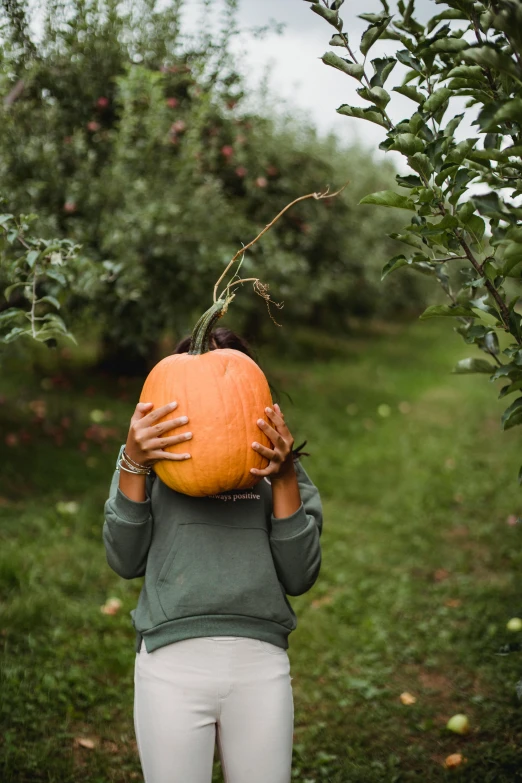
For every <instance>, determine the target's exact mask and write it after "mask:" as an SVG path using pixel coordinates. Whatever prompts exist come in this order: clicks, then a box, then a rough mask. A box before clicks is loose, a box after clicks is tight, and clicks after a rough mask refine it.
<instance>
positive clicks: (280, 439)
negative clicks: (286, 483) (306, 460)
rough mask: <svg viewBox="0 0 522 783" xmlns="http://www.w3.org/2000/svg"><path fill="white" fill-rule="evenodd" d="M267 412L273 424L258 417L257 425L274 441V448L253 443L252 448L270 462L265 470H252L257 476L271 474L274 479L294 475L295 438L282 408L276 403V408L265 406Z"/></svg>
mask: <svg viewBox="0 0 522 783" xmlns="http://www.w3.org/2000/svg"><path fill="white" fill-rule="evenodd" d="M265 413H266V414H267V417H268V418H269V419H270V421H271V423H272V424H271V425H270V424H268V423H267V422H266V421H265V420H264V419H258V420H257V425H258V427H259V429H260V430H261V431H262V432H264V434H265V435H266V436H267V438H268V439H269V440H270V441H271V443H272V448H271V449H268V448H267V447H266V446H262V445H261V444H260V443H255V442H254V443H253V444H252V448H253V449H254V451H257V453H258V454H261V455H262V456H263V457H265V458H266V459H267V460H268V461H269V464H268V466H267V467H266V468H264V469H263V470H258V469H257V468H251V470H250V472H251V473H253V474H254V475H255V476H271V477H272V480H274V479H275V480H277V479H280V478H285V477H286V476H288V475H292V472H293V471H294V461H293V457H292V448H293V446H294V439H293V437H292V435H291V433H290V430H289V429H288V427H287V426H286V424H285V419H284V416H283V414H282V413H281V408H280V407H279V405H278V404H277V403H276V404H275V405H274V408H273V409H272V408H265Z"/></svg>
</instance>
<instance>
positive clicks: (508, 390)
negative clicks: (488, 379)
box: [498, 381, 522, 400]
mask: <svg viewBox="0 0 522 783" xmlns="http://www.w3.org/2000/svg"><path fill="white" fill-rule="evenodd" d="M519 389H522V381H515V382H514V383H509V384H508V385H507V386H503V387H502V388H501V390H500V393H499V395H498V398H499V400H501V399H502V398H503V397H507V395H508V394H513V392H516V391H519Z"/></svg>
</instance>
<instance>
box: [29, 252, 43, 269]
mask: <svg viewBox="0 0 522 783" xmlns="http://www.w3.org/2000/svg"><path fill="white" fill-rule="evenodd" d="M39 255H40V252H39V251H38V250H30V251H29V253H28V254H27V258H26V261H27V264H28V266H29V268H30V269H32V268H33V266H34V265H35V262H36V259H37V258H38V256H39Z"/></svg>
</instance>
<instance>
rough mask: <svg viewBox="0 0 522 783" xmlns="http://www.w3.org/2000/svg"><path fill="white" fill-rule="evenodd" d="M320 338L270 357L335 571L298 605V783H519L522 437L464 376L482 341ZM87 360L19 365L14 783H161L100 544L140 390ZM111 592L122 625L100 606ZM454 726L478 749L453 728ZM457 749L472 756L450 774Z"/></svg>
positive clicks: (11, 388) (4, 565) (6, 734)
mask: <svg viewBox="0 0 522 783" xmlns="http://www.w3.org/2000/svg"><path fill="white" fill-rule="evenodd" d="M307 339H308V350H309V351H310V356H311V357H314V358H311V359H310V360H308V361H307V360H305V359H304V358H300V359H294V360H289V359H284V360H282V359H280V358H277V357H274V356H270V355H268V354H267V353H262V354H261V359H262V361H263V364H264V367H265V369H266V370H267V372H268V374H269V376H270V378H271V380H272V381H273V382H274V385H275V386H276V387H277V388H278V389H279V390H280V394H279V399H278V400H277V401H279V402H280V404H281V406H282V408H283V410H284V411H285V413H286V417H287V420H288V421H289V423H290V426H291V428H292V430H293V432H294V434H295V437H296V441H297V442H298V443H299V442H301V440H303V439H304V438H307V440H308V444H307V448H308V449H309V451H310V452H311V455H312V456H310V457H308V458H304V459H303V464H304V465H305V467H306V468H307V470H308V472H309V473H310V475H311V476H312V478H313V479H314V481H315V482H316V484H317V485H318V486H319V488H320V490H321V494H322V497H323V502H324V511H325V516H324V532H323V537H322V548H323V561H322V568H321V574H320V577H319V579H318V581H317V583H316V585H315V586H314V587H313V588H312V590H311V591H310V592H309V593H307V594H306V595H304V596H299V597H298V598H292V599H291V601H292V604H293V606H294V608H295V611H296V613H297V617H298V627H297V629H296V631H295V632H294V633H293V634H292V635H291V636H290V649H289V655H290V660H291V665H292V675H293V678H294V679H293V681H292V685H293V690H294V702H295V741H294V760H293V776H294V779H295V780H297V781H300V783H321V782H322V781H329V782H330V783H374V782H375V783H376V782H377V781H386V783H390V782H392V781H410V780H429V781H430V782H431V781H434V782H436V781H444V780H449V779H452V778H457V779H459V780H462V781H472V782H473V783H480V782H482V781H484V782H486V781H492V782H493V781H494V783H512V782H513V781H518V780H522V750H521V747H522V745H521V743H522V711H521V706H520V705H519V702H518V699H517V696H516V691H515V686H516V683H517V681H518V680H519V678H520V676H521V669H522V657H521V655H520V653H517V652H516V651H515V648H516V647H517V644H518V641H519V638H521V636H522V635H521V634H516V633H513V632H509V631H508V630H507V629H506V623H507V621H508V620H509V618H511V617H515V616H519V617H520V616H522V590H521V588H522V580H521V576H520V571H521V569H520V566H521V565H522V547H521V543H522V541H521V539H522V525H519V524H518V523H517V524H514V522H515V519H516V518H517V517H518V514H519V513H520V511H521V498H520V489H519V487H518V485H517V482H516V474H517V471H518V465H519V462H521V461H522V460H521V458H520V450H519V447H518V444H519V433H518V431H517V430H516V429H515V430H511V431H508V432H506V433H502V432H501V431H500V424H499V419H500V414H501V412H502V410H503V408H504V407H505V405H504V404H503V403H502V402H498V401H496V394H495V392H494V389H493V388H492V386H491V384H489V382H488V380H487V377H482V376H456V375H451V374H450V372H449V370H450V368H451V366H452V365H453V363H454V362H455V361H456V360H457V359H459V358H463V357H464V356H466V355H467V353H466V352H467V349H466V346H464V344H463V343H462V342H461V341H460V338H458V337H457V336H456V335H455V334H454V333H453V332H452V330H451V327H450V326H449V325H448V324H446V323H440V322H435V323H433V322H432V323H429V322H426V323H421V324H419V323H415V324H412V325H410V326H404V327H400V328H397V329H395V330H393V331H390V332H389V333H384V334H382V335H381V336H379V337H376V336H374V337H372V338H366V339H364V338H361V337H357V338H353V339H351V340H331V339H330V340H329V339H327V337H325V336H319V337H318V338H315V339H314V338H313V335H308V338H307ZM318 353H320V355H321V356H322V357H323V358H320V357H318V356H317V354H318ZM49 354H50V352H49ZM85 360H86V357H85V356H82V354H81V353H78V354H75V355H73V356H72V357H71V358H66V359H64V358H61V359H59V360H56V359H52V357H51V355H49V356H47V355H46V354H45V352H43V353H40V354H38V356H37V360H36V364H35V366H34V368H33V370H34V371H33V372H32V373H31V374H28V373H27V367H26V366H25V365H24V364H23V363H22V362H21V361H20V358H17V352H16V350H15V349H11V350H10V353H8V354H7V355H6V356H5V358H4V362H3V365H4V371H3V372H2V376H1V378H0V395H2V396H1V397H0V402H1V404H0V431H2V432H3V433H5V435H4V437H2V439H1V442H0V460H1V465H2V471H1V477H0V601H1V603H0V611H1V617H0V621H1V622H0V626H1V630H0V639H1V641H2V648H3V655H2V668H1V682H0V690H1V694H2V699H1V704H0V714H1V716H2V723H3V730H2V738H1V744H0V748H1V750H0V780H2V781H3V783H15V782H16V783H33V782H35V783H36V782H38V783H39V782H40V781H46V783H73V781H74V783H79V781H89V783H106V782H109V781H110V782H111V783H113V782H114V783H120V782H121V783H127V781H131V780H136V781H138V782H139V781H142V779H143V778H142V774H141V769H140V765H139V759H138V755H137V750H136V744H135V737H134V728H133V723H132V698H133V666H134V632H133V629H132V626H131V623H130V617H129V615H128V612H129V611H130V609H132V608H133V607H134V606H135V605H136V600H137V597H138V594H139V590H140V586H141V581H142V580H141V579H137V580H131V581H125V580H123V579H120V578H119V577H117V576H116V575H115V574H114V573H113V572H112V571H110V569H109V568H108V566H107V565H106V561H105V552H104V549H103V544H102V541H101V527H102V523H103V502H104V500H105V498H106V496H107V492H108V486H109V481H110V478H111V475H112V470H113V465H114V460H115V458H116V455H117V451H118V447H119V444H120V443H121V442H122V441H123V440H124V439H125V437H126V432H127V427H128V421H129V418H130V415H131V412H132V410H133V408H134V404H135V401H136V400H137V399H138V394H139V390H140V388H141V383H140V381H139V379H125V378H121V379H119V380H117V381H116V380H111V379H110V378H109V377H107V376H93V374H92V372H91V371H90V370H89V368H88V365H86V364H85ZM53 362H54V364H53ZM283 390H284V391H283ZM287 393H288V394H289V395H290V397H291V399H289V397H288V396H287ZM92 410H98V411H104V412H105V414H106V418H105V420H104V421H102V422H98V423H93V421H92V419H91V417H90V414H91V411H92ZM95 417H96V415H95ZM60 501H68V502H71V501H73V502H76V503H77V504H78V511H77V513H73V514H70V513H69V514H67V513H66V509H63V508H62V511H61V512H60V511H59V510H58V509H57V507H56V504H57V503H58V502H60ZM508 520H509V521H510V522H511V523H512V524H508ZM110 596H116V597H118V598H120V599H121V601H122V609H121V611H120V612H119V613H118V614H117V615H114V616H111V615H106V614H103V613H102V612H100V606H101V605H102V604H103V603H104V602H105V601H106V599H107V598H108V597H110ZM521 641H522V639H521ZM510 649H512V650H513V652H511V654H501V653H503V652H504V653H506V652H507V651H508V650H510ZM405 691H407V692H409V693H411V694H413V695H414V696H415V697H416V701H415V703H414V704H411V705H409V706H408V705H404V704H402V703H401V700H400V698H399V697H400V695H401V693H403V692H405ZM458 712H463V713H465V714H466V715H467V716H468V717H469V719H470V723H471V731H470V733H469V734H468V735H466V736H460V735H456V734H452V733H451V732H448V731H447V730H446V729H445V724H446V721H447V720H448V718H449V717H450V716H451V715H453V714H455V713H458ZM82 739H83V740H85V739H87V740H92V744H93V747H85V746H84V745H82V744H81V742H80V740H82ZM87 744H89V743H87ZM452 753H461V754H463V756H464V757H465V759H466V761H465V762H464V763H463V764H462V765H461V766H460V767H459V768H458V769H457V770H455V771H447V770H446V769H445V768H444V766H443V763H444V759H445V758H446V757H447V756H448V755H449V754H452ZM221 780H222V778H221V772H220V766H219V762H218V760H217V755H216V763H215V769H214V783H218V781H221ZM245 783H246V782H245ZM267 783H269V782H268V781H267Z"/></svg>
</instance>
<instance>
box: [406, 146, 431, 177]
mask: <svg viewBox="0 0 522 783" xmlns="http://www.w3.org/2000/svg"><path fill="white" fill-rule="evenodd" d="M408 165H409V167H410V168H412V169H413V170H414V171H416V172H417V174H421V175H422V176H424V177H425V178H426V179H429V178H430V176H431V174H432V172H433V166H432V165H431V161H430V159H429V158H428V156H427V155H425V154H424V153H422V152H416V153H415V155H411V156H410V157H409V158H408Z"/></svg>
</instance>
